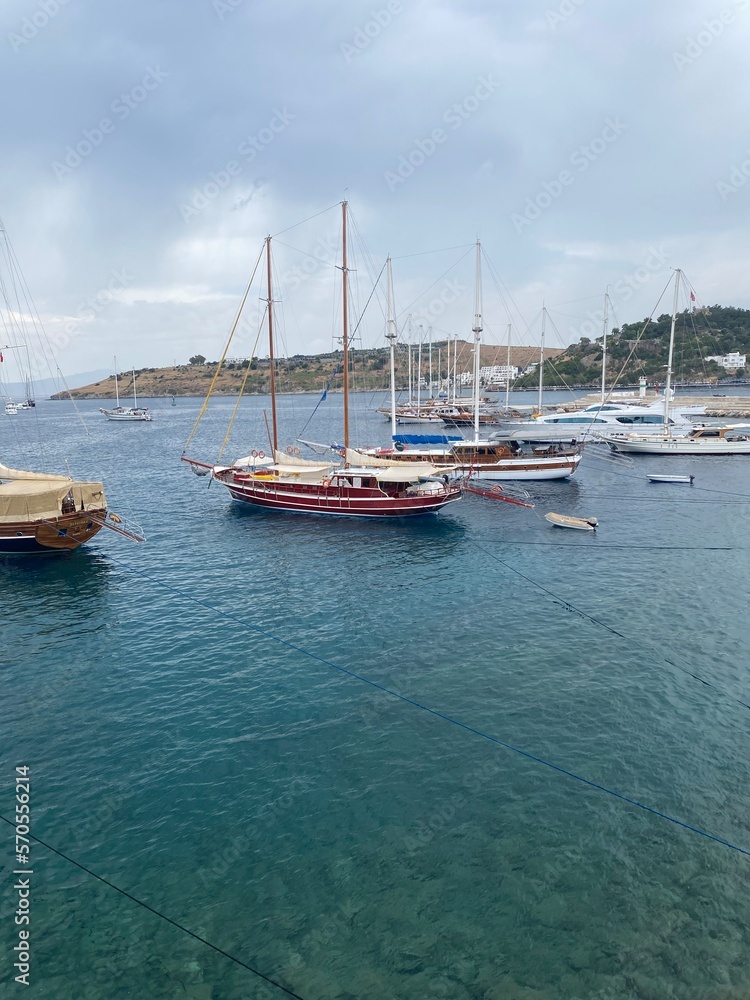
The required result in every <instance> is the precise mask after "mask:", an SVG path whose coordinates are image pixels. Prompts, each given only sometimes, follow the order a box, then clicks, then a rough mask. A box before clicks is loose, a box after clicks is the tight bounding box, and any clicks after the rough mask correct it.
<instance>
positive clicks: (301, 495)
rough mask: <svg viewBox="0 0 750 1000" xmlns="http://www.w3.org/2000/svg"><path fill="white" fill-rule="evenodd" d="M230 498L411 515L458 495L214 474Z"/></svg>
mask: <svg viewBox="0 0 750 1000" xmlns="http://www.w3.org/2000/svg"><path fill="white" fill-rule="evenodd" d="M215 478H216V479H217V480H218V481H219V482H220V483H222V485H224V486H226V487H227V489H228V490H229V493H230V495H231V497H232V499H233V500H236V501H237V502H239V503H246V504H252V505H254V506H256V507H263V508H265V509H266V510H278V511H282V512H284V513H301V514H328V515H335V516H337V517H415V516H420V515H424V514H436V513H437V512H438V511H440V510H442V508H443V507H445V506H447V505H448V504H450V503H455V502H456V501H457V500H460V498H461V489H460V488H459V487H455V488H454V487H450V486H449V487H446V488H445V489H442V490H441V491H440V492H439V493H425V494H421V495H420V494H416V495H414V496H404V495H399V496H388V495H387V494H386V493H385V492H383V491H382V490H378V489H369V488H365V487H345V486H340V485H336V484H332V485H330V486H323V485H321V484H319V483H290V484H287V483H280V482H278V481H275V480H270V479H269V480H268V481H265V482H264V481H259V480H257V479H253V480H251V481H245V482H243V481H241V480H240V481H238V480H237V479H236V478H235V477H234V476H233V475H229V476H226V477H224V476H222V475H218V476H216V477H215Z"/></svg>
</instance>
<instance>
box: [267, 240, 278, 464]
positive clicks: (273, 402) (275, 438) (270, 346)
mask: <svg viewBox="0 0 750 1000" xmlns="http://www.w3.org/2000/svg"><path fill="white" fill-rule="evenodd" d="M266 277H267V284H268V298H267V299H266V303H267V307H268V359H269V361H270V363H271V367H270V372H271V422H272V427H273V432H272V437H273V450H274V452H276V451H278V449H279V431H278V425H277V421H276V366H275V364H274V359H273V291H272V289H271V237H270V236H267V237H266ZM273 457H274V461H275V459H276V455H275V454H274V456H273Z"/></svg>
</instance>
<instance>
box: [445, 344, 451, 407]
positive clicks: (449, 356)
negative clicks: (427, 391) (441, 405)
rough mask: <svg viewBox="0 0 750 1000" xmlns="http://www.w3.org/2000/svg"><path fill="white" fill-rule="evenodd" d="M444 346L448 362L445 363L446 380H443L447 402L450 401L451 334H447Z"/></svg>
mask: <svg viewBox="0 0 750 1000" xmlns="http://www.w3.org/2000/svg"><path fill="white" fill-rule="evenodd" d="M446 347H447V348H448V364H447V368H446V372H447V373H448V374H447V377H446V380H445V382H446V385H445V391H446V393H447V395H446V397H445V398H446V399H447V400H448V402H450V399H451V336H450V334H448V338H447V340H446Z"/></svg>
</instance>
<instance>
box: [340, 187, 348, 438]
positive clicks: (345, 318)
mask: <svg viewBox="0 0 750 1000" xmlns="http://www.w3.org/2000/svg"><path fill="white" fill-rule="evenodd" d="M346 209H347V202H345V201H342V202H341V278H342V289H343V293H342V311H343V324H344V329H343V337H344V449H345V453H346V451H348V449H349V269H348V267H347V259H346Z"/></svg>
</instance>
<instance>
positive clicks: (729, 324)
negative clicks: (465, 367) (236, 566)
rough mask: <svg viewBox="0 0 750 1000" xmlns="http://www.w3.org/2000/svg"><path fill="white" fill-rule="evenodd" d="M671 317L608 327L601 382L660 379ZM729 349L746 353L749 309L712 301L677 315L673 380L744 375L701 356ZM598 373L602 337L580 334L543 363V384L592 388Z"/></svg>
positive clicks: (532, 380) (749, 346)
mask: <svg viewBox="0 0 750 1000" xmlns="http://www.w3.org/2000/svg"><path fill="white" fill-rule="evenodd" d="M671 320H672V317H671V315H669V314H667V313H664V314H663V315H661V316H659V318H658V319H655V320H652V321H651V323H648V325H646V324H647V320H646V319H644V320H641V322H640V323H625V324H623V326H622V327H621V328H620V329H615V330H613V331H612V333H611V334H610V336H608V338H607V354H608V359H607V381H608V382H609V381H613V380H614V379H615V377H616V376H617V375H618V373H620V372H621V371H622V375H621V376H620V378H619V381H620V382H621V383H623V384H631V383H634V382H637V381H638V379H639V378H641V377H642V376H645V378H646V379H647V380H648V381H649V382H657V383H663V382H664V380H665V378H666V365H667V357H668V351H669V330H670V325H671ZM644 327H645V330H644ZM641 334H642V335H641ZM731 351H738V352H739V353H740V354H748V355H750V309H736V308H734V307H732V306H718V305H716V306H710V307H706V308H704V309H695V310H693V311H692V312H687V311H686V312H683V313H681V314H680V315H678V317H677V324H676V327H675V349H674V361H673V372H674V376H673V377H674V379H675V381H698V380H700V381H703V380H706V379H707V380H709V381H716V380H717V379H721V378H726V377H728V376H734V377H737V378H744V376H745V372H744V370H739V371H736V372H734V371H731V370H727V369H724V368H722V367H721V366H720V365H718V364H716V362H714V361H707V360H706V358H707V357H708V356H710V355H724V354H728V353H729V352H731ZM601 377H602V337H597V338H596V340H593V341H592V340H589V339H588V338H587V337H582V338H581V340H580V341H579V342H578V343H577V344H572V345H571V346H570V347H569V348H568V349H567V350H566V351H564V352H563V354H562V355H560V356H559V357H557V358H555V359H553V360H551V361H549V362H547V363H546V364H545V366H544V384H545V385H548V386H552V385H592V386H593V385H598V384H599V383H600V382H601ZM537 380H538V376H537V375H536V374H532V375H528V376H526V378H525V379H524V380H523V381H522V382H521V383H520V385H533V384H535V383H536V382H537Z"/></svg>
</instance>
